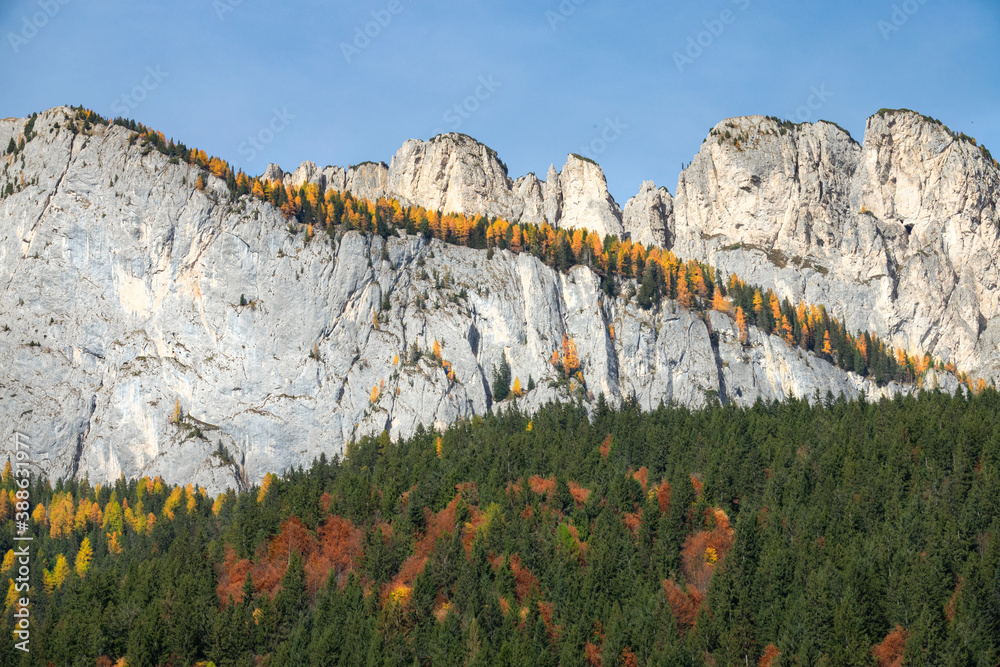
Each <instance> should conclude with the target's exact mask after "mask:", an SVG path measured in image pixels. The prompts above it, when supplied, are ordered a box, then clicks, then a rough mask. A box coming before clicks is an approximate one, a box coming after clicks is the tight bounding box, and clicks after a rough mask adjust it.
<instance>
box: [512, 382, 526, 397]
mask: <svg viewBox="0 0 1000 667" xmlns="http://www.w3.org/2000/svg"><path fill="white" fill-rule="evenodd" d="M510 391H511V393H512V394H514V395H515V396H517V397H518V398H521V396H522V395H523V394H524V390H523V389H521V378H517V377H516V378H514V386H513V387H511V388H510Z"/></svg>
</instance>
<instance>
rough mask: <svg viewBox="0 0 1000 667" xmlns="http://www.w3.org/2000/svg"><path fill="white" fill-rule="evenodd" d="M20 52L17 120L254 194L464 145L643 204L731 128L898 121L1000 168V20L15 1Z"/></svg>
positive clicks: (941, 12) (574, 1) (889, 13)
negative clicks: (405, 154)
mask: <svg viewBox="0 0 1000 667" xmlns="http://www.w3.org/2000/svg"><path fill="white" fill-rule="evenodd" d="M366 31H367V33H368V34H365V32H366ZM0 36H2V41H0V54H2V55H0V63H2V67H0V117H3V116H24V115H27V114H29V113H31V112H32V111H37V110H42V109H46V108H49V107H52V106H56V105H59V104H83V105H84V106H87V107H90V108H92V109H95V110H96V111H98V112H100V113H101V114H103V115H106V116H115V115H119V114H122V115H128V116H130V117H132V118H135V119H137V120H140V121H142V122H144V123H146V124H147V125H150V126H152V127H155V128H157V129H160V130H162V131H163V132H164V133H166V134H167V135H168V136H172V137H175V138H177V139H179V140H181V141H184V142H185V143H187V144H188V145H189V146H197V147H199V148H203V149H205V150H206V151H207V152H209V153H210V154H216V155H220V156H222V157H224V158H226V159H228V160H229V161H230V162H232V163H234V164H236V165H238V166H240V167H242V168H243V169H245V170H246V171H247V172H249V173H254V174H256V173H260V172H262V171H263V170H264V168H265V167H266V165H267V163H268V162H277V163H278V164H280V165H281V166H282V167H284V168H285V169H292V168H294V167H295V166H296V165H298V163H299V162H301V161H302V160H313V161H314V162H316V163H318V164H319V165H320V166H323V165H326V164H339V165H350V164H356V163H358V162H362V161H364V160H384V161H386V162H388V161H389V160H390V159H391V157H392V155H393V154H394V153H395V151H396V149H397V148H398V147H399V146H400V145H401V144H402V143H403V141H405V140H406V139H409V138H412V137H416V138H421V139H426V138H429V137H430V136H432V135H434V134H436V133H437V132H440V131H451V130H455V131H460V132H464V133H466V134H470V135H472V136H474V137H476V138H477V139H479V140H480V141H483V142H484V143H486V144H488V145H489V146H491V147H492V148H494V149H496V150H497V151H498V153H499V154H500V157H501V158H502V159H503V160H504V161H505V162H506V163H507V164H508V165H509V168H510V174H511V176H518V175H521V174H524V173H526V172H529V171H533V172H535V173H537V174H539V175H540V176H542V177H544V174H545V172H546V170H547V169H548V166H549V164H552V163H554V164H555V165H556V167H557V168H559V167H561V166H562V164H563V163H564V162H565V157H566V154H567V153H571V152H572V153H584V154H586V155H588V156H589V157H592V158H593V159H595V160H596V161H597V162H599V163H600V164H601V166H602V167H603V168H604V171H605V173H606V174H607V177H608V183H609V187H610V189H611V192H612V194H613V195H614V196H615V198H616V199H618V201H619V202H620V203H622V204H624V201H625V199H627V198H628V197H629V196H631V195H633V194H635V192H637V191H638V189H639V185H640V183H641V182H642V181H643V180H653V181H655V182H656V184H657V185H666V186H667V187H668V188H669V189H670V191H671V192H674V189H675V186H676V184H677V176H678V173H679V171H680V168H681V163H685V162H688V161H690V160H691V158H692V156H693V155H694V154H695V153H696V152H697V150H698V147H699V146H700V144H701V142H702V139H704V137H705V135H706V134H707V132H708V130H709V128H710V127H712V126H713V125H714V124H715V123H717V122H718V121H720V120H722V119H723V118H726V117H729V116H737V115H745V114H754V113H759V114H765V115H774V116H780V117H783V118H792V119H794V120H812V121H815V120H818V119H820V118H824V119H828V120H832V121H835V122H837V123H839V124H840V125H842V126H843V127H845V128H847V129H848V130H849V131H850V132H851V134H852V135H853V136H854V137H855V138H856V139H859V140H860V139H861V137H862V134H863V132H864V124H865V119H866V118H867V117H868V116H870V115H871V114H873V113H875V112H876V111H877V110H878V109H879V108H881V107H907V108H912V109H916V110H918V111H920V112H922V113H924V114H927V115H930V116H934V117H937V118H940V119H941V120H942V121H944V122H945V123H946V124H947V125H949V126H950V127H951V128H952V129H954V130H956V131H964V132H966V133H967V134H969V135H971V136H974V137H976V138H977V139H978V140H979V141H980V142H982V143H985V144H986V145H987V147H990V148H991V149H992V150H993V152H994V154H995V155H996V156H997V157H1000V86H998V83H1000V76H998V75H1000V72H998V63H1000V2H997V0H983V1H973V0H959V1H954V2H944V0H906V1H902V0H894V1H890V0H864V1H860V0H857V1H855V0H847V1H845V2H840V3H830V2H802V1H801V0H797V1H794V2H793V1H784V0H771V1H770V2H765V1H764V0H708V1H706V2H698V3H693V2H683V3H682V2H646V1H637V2H628V3H624V2H608V1H601V0H561V1H560V0H541V1H540V2H535V3H530V5H529V4H528V3H511V2H506V3H499V2H486V3H471V2H452V1H450V0H448V1H438V2H433V3H431V2H420V1H419V0H373V1H372V0H365V1H354V2H339V1H335V2H322V1H320V0H292V1H289V2H283V3H279V2H273V1H272V2H264V1H263V0H171V1H170V2H165V1H164V2H153V1H151V0H4V1H3V3H2V4H0ZM810 103H811V104H812V108H810V106H809V105H810ZM275 130H277V131H275ZM251 138H254V139H253V141H251ZM254 144H256V145H254Z"/></svg>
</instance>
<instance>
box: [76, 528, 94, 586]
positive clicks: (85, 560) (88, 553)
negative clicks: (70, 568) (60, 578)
mask: <svg viewBox="0 0 1000 667" xmlns="http://www.w3.org/2000/svg"><path fill="white" fill-rule="evenodd" d="M93 557H94V550H93V549H92V548H91V546H90V538H89V537H85V538H83V542H81V543H80V550H79V551H77V552H76V560H75V561H74V565H75V569H76V574H77V576H79V577H80V578H81V579H83V578H84V577H85V576H87V568H88V567H90V559H91V558H93Z"/></svg>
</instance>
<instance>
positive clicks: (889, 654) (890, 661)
mask: <svg viewBox="0 0 1000 667" xmlns="http://www.w3.org/2000/svg"><path fill="white" fill-rule="evenodd" d="M908 637H909V633H908V632H907V631H906V630H904V629H903V628H902V627H901V626H899V625H897V626H896V627H895V629H894V630H892V632H890V633H889V634H887V635H886V636H885V639H883V640H882V641H881V642H880V643H878V644H876V645H875V647H874V648H872V655H873V656H875V660H877V661H878V667H901V666H902V664H903V652H904V651H905V649H906V640H907V638H908Z"/></svg>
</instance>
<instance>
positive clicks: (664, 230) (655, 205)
mask: <svg viewBox="0 0 1000 667" xmlns="http://www.w3.org/2000/svg"><path fill="white" fill-rule="evenodd" d="M673 225H674V198H673V197H671V196H670V193H669V192H668V191H667V189H666V188H657V187H656V185H655V184H654V183H653V181H644V182H643V184H642V187H641V188H639V194H637V195H636V196H634V197H631V198H630V199H629V200H628V201H627V202H626V203H625V210H624V212H623V214H622V226H623V227H624V228H625V232H626V233H627V234H628V235H629V237H630V238H631V239H632V241H634V242H636V243H642V244H643V245H650V244H652V245H657V246H660V247H661V248H669V247H670V246H672V245H673Z"/></svg>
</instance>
